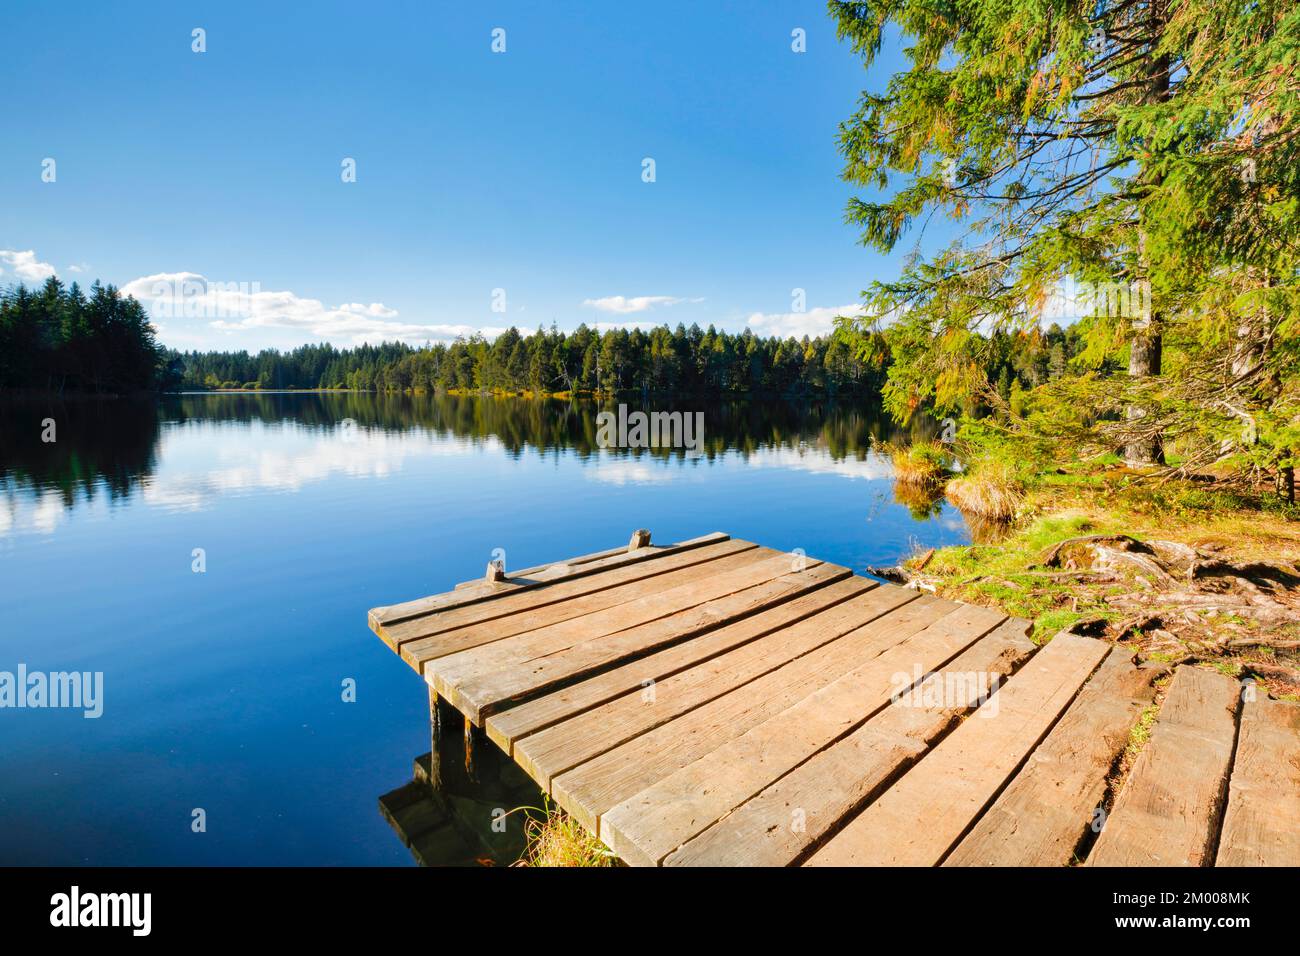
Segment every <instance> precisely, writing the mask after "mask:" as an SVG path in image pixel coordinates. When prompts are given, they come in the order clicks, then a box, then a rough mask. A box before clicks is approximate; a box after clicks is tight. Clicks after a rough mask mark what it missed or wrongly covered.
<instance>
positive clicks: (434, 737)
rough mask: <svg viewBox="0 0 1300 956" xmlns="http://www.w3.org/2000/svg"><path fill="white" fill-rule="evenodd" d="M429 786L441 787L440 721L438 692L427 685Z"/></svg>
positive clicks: (436, 790)
mask: <svg viewBox="0 0 1300 956" xmlns="http://www.w3.org/2000/svg"><path fill="white" fill-rule="evenodd" d="M429 744H430V747H429V786H430V787H431V788H432V789H433V791H434V792H435V793H437V792H438V791H439V790H441V789H442V759H441V753H442V721H441V720H440V719H439V717H438V692H437V691H436V690H434V689H433V685H432V684H430V685H429Z"/></svg>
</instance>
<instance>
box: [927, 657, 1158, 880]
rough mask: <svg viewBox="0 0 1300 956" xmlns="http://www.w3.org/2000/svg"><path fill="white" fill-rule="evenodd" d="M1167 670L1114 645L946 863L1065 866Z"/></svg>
mask: <svg viewBox="0 0 1300 956" xmlns="http://www.w3.org/2000/svg"><path fill="white" fill-rule="evenodd" d="M1161 672H1162V671H1161V670H1160V669H1158V668H1154V667H1142V668H1139V667H1135V666H1133V663H1132V662H1131V661H1130V660H1129V658H1128V655H1127V654H1125V653H1124V652H1123V651H1120V650H1113V651H1111V652H1110V654H1109V655H1107V657H1106V660H1105V662H1104V663H1103V664H1102V665H1101V667H1100V668H1099V669H1098V671H1097V673H1096V674H1094V675H1093V676H1092V678H1091V679H1090V680H1089V681H1088V683H1087V684H1086V685H1084V688H1083V690H1082V691H1080V693H1079V696H1078V698H1077V699H1076V700H1075V701H1074V703H1073V704H1071V705H1070V709H1069V710H1067V711H1066V712H1065V716H1063V717H1062V718H1061V720H1060V722H1059V723H1058V724H1057V725H1056V726H1055V727H1054V728H1052V732H1051V733H1050V734H1048V735H1047V739H1046V740H1044V741H1043V742H1042V744H1041V745H1039V747H1038V748H1037V749H1036V750H1035V751H1034V752H1033V753H1032V754H1030V756H1029V760H1028V762H1026V764H1025V766H1024V768H1023V769H1021V771H1020V773H1018V774H1017V775H1016V778H1015V779H1014V780H1012V781H1011V784H1010V785H1009V786H1008V787H1007V789H1006V790H1004V791H1003V792H1002V795H1001V796H1000V797H998V799H997V801H996V802H994V804H993V806H992V807H990V808H989V810H988V811H987V812H986V813H985V814H984V816H983V817H981V818H980V821H979V822H978V823H977V824H975V828H974V829H973V830H971V832H970V833H969V834H967V836H966V838H965V839H964V840H962V841H961V843H959V844H958V845H957V848H956V849H955V850H954V851H953V852H952V854H951V855H950V856H949V857H948V859H947V860H945V861H944V865H945V866H1067V865H1069V864H1070V863H1071V862H1072V860H1073V858H1074V852H1075V849H1076V848H1077V847H1078V846H1079V844H1080V842H1081V841H1082V840H1083V839H1084V837H1086V836H1087V834H1088V832H1089V828H1090V827H1092V826H1093V825H1094V822H1098V821H1099V820H1100V817H1099V816H1098V815H1097V810H1098V809H1099V808H1100V807H1101V802H1102V797H1103V796H1104V794H1105V791H1106V777H1107V774H1108V773H1109V771H1110V768H1111V766H1112V765H1113V764H1114V762H1115V760H1116V758H1117V757H1118V756H1119V754H1120V753H1121V752H1122V751H1123V750H1124V748H1125V747H1126V746H1127V745H1128V742H1129V734H1130V731H1131V730H1132V728H1133V725H1134V724H1135V723H1136V722H1137V720H1138V718H1139V717H1140V716H1141V713H1142V711H1143V709H1144V708H1145V707H1146V706H1147V705H1148V704H1149V703H1150V702H1151V699H1152V698H1153V697H1154V696H1155V679H1156V677H1157V676H1159V675H1160V673H1161Z"/></svg>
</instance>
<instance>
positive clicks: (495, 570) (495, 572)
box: [483, 561, 506, 584]
mask: <svg viewBox="0 0 1300 956" xmlns="http://www.w3.org/2000/svg"><path fill="white" fill-rule="evenodd" d="M483 579H484V580H485V581H487V583H488V584H496V583H497V582H498V581H504V580H505V579H506V569H505V568H503V567H502V566H501V562H500V561H489V562H488V565H487V574H485V575H484V578H483Z"/></svg>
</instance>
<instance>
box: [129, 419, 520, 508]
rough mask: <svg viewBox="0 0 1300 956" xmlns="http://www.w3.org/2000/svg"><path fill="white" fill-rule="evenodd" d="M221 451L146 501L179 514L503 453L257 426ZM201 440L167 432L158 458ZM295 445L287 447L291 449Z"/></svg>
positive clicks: (162, 478)
mask: <svg viewBox="0 0 1300 956" xmlns="http://www.w3.org/2000/svg"><path fill="white" fill-rule="evenodd" d="M249 439H250V433H249V432H243V433H241V434H240V436H239V437H238V439H237V440H236V441H235V442H233V443H231V444H230V445H227V446H226V447H223V448H219V449H218V450H217V453H216V458H217V464H216V467H213V468H209V469H205V470H195V471H183V470H181V471H172V470H171V469H166V470H165V471H163V472H160V473H159V474H157V475H154V476H152V477H151V478H149V479H147V480H146V481H145V482H144V487H143V491H142V495H141V496H142V498H143V500H144V501H145V502H146V503H148V504H151V505H155V506H158V507H162V508H166V509H169V510H174V511H185V510H188V511H193V510H198V509H200V508H203V507H205V506H207V505H208V504H209V503H210V502H211V501H212V500H214V499H216V498H220V497H223V496H228V495H243V494H251V493H255V492H260V491H270V492H295V491H300V490H301V489H302V488H303V486H304V485H309V484H314V483H317V482H321V481H325V480H327V479H329V478H332V477H335V476H342V477H347V478H386V477H388V476H389V475H392V474H395V473H396V472H398V471H401V469H402V466H403V464H404V463H405V462H406V460H407V459H413V458H429V457H439V456H447V455H464V454H469V453H471V452H473V451H476V450H479V449H483V450H486V451H488V452H496V451H499V450H500V448H501V444H500V442H498V441H497V440H496V439H487V440H484V441H479V442H475V443H470V442H466V441H447V440H443V439H438V438H433V437H431V436H430V435H429V434H428V433H425V432H419V431H403V432H389V431H384V430H382V429H378V428H356V429H349V430H347V431H346V433H343V432H321V431H319V430H316V429H309V428H302V427H300V426H287V427H275V428H268V427H254V428H253V429H252V431H251V439H252V444H254V445H255V446H256V445H258V444H260V443H262V442H265V444H264V446H263V447H254V448H252V449H251V450H250V449H249V448H248V445H249V444H250V441H249ZM193 441H194V436H193V435H190V434H187V433H186V430H185V429H174V430H169V431H168V432H167V433H165V434H164V436H163V439H162V443H161V448H160V454H159V456H158V457H159V460H160V461H163V462H167V461H170V460H184V459H185V458H186V457H188V451H189V449H188V448H185V447H184V446H185V445H186V444H189V443H192V442H193ZM286 446H288V447H286Z"/></svg>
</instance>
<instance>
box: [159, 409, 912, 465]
mask: <svg viewBox="0 0 1300 956" xmlns="http://www.w3.org/2000/svg"><path fill="white" fill-rule="evenodd" d="M626 404H627V406H628V411H629V412H631V411H637V410H644V411H656V412H664V411H667V412H672V411H680V412H683V413H694V412H703V413H704V442H703V446H704V453H705V455H706V456H708V457H712V456H715V455H718V454H722V453H723V452H726V451H730V450H736V451H739V452H740V453H741V454H748V453H750V452H754V451H757V450H759V449H762V448H773V447H789V448H793V447H797V446H799V445H803V444H807V445H812V446H814V447H816V448H818V449H819V450H822V451H825V452H826V453H828V454H829V455H830V457H831V458H832V459H835V460H840V459H843V458H845V457H857V458H863V457H865V456H866V453H867V452H868V451H869V450H870V449H871V448H872V447H873V445H874V444H875V443H877V442H879V441H881V440H882V439H890V438H894V437H896V435H895V429H894V426H893V425H892V424H891V423H890V422H889V420H888V419H887V418H886V417H885V416H883V415H882V414H881V413H880V411H879V410H878V409H874V408H869V407H860V406H859V407H850V406H845V405H832V404H827V403H795V402H789V403H787V402H712V403H707V404H701V403H699V402H689V401H685V402H677V403H673V402H661V401H655V402H653V403H650V404H646V405H641V404H639V403H635V402H627V403H626ZM617 408H618V404H617V403H615V402H605V403H597V402H593V401H589V400H575V401H568V400H563V399H554V398H539V399H524V398H514V397H498V396H480V395H447V394H438V395H406V394H401V393H369V392H338V393H297V394H293V393H288V394H286V393H271V392H266V393H253V392H247V393H238V394H234V393H230V394H216V395H214V394H196V395H181V396H173V397H171V398H169V399H167V400H166V401H165V402H164V415H165V417H166V418H167V419H169V420H174V421H187V420H190V419H199V420H203V421H211V420H218V421H261V422H268V423H271V422H297V423H300V424H303V425H308V426H319V427H322V428H330V429H332V428H337V427H339V426H340V424H341V423H342V422H343V420H344V419H352V420H353V421H355V422H356V423H357V426H358V427H360V428H382V429H384V430H386V431H394V432H405V431H410V430H411V429H420V430H424V431H429V432H433V433H435V434H437V435H439V436H441V437H449V438H458V439H470V440H486V439H489V438H490V439H494V440H496V441H498V442H500V444H501V445H502V446H503V447H504V448H505V449H506V450H507V451H508V452H509V453H511V454H512V455H520V454H522V453H523V452H525V451H527V450H528V449H529V448H532V449H535V450H537V451H541V452H546V451H551V450H555V449H564V450H567V449H572V450H574V451H576V452H577V453H578V454H579V455H581V456H583V457H585V456H587V455H589V454H591V453H593V452H595V451H596V450H597V445H596V432H597V425H596V414H597V413H598V412H600V411H606V410H607V411H611V412H613V411H617ZM632 454H633V455H639V454H649V455H652V456H655V457H661V458H667V457H679V456H681V455H682V454H683V450H682V449H667V448H656V449H646V450H644V451H643V452H637V451H633V452H632Z"/></svg>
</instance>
